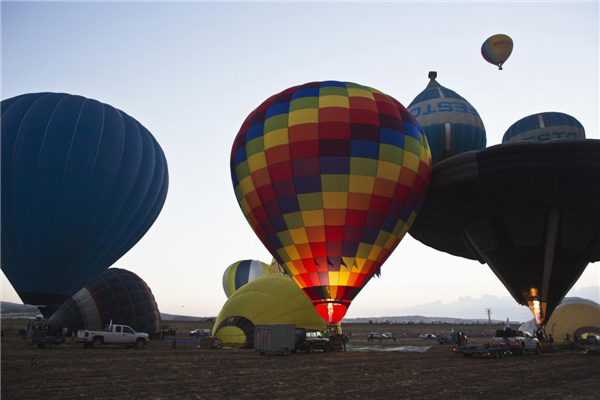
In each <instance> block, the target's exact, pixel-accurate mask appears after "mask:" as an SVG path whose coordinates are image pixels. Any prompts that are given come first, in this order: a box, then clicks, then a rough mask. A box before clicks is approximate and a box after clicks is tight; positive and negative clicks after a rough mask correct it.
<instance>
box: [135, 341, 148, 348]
mask: <svg viewBox="0 0 600 400" xmlns="http://www.w3.org/2000/svg"><path fill="white" fill-rule="evenodd" d="M145 345H146V341H145V340H144V339H138V340H136V341H135V344H134V346H135V348H136V349H143V348H144V346H145Z"/></svg>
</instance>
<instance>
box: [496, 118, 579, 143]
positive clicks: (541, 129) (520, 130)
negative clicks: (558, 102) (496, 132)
mask: <svg viewBox="0 0 600 400" xmlns="http://www.w3.org/2000/svg"><path fill="white" fill-rule="evenodd" d="M554 139H585V129H584V128H583V125H581V123H580V122H579V121H577V119H575V117H572V116H570V115H568V114H563V113H560V112H544V113H539V114H533V115H530V116H527V117H525V118H522V119H520V120H518V121H517V122H515V123H514V124H512V125H511V127H510V128H508V130H507V131H506V133H505V134H504V136H503V137H502V143H512V142H520V141H524V140H527V141H531V142H546V141H548V140H554Z"/></svg>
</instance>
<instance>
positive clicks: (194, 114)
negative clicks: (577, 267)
mask: <svg viewBox="0 0 600 400" xmlns="http://www.w3.org/2000/svg"><path fill="white" fill-rule="evenodd" d="M599 17H600V13H599V3H598V2H580V3H573V2H569V3H566V2H565V3H557V2H528V3H521V2H496V3H488V2H432V3H427V2H418V3H417V2H380V3H358V2H328V3H322V2H298V3H291V2H268V3H258V2H244V3H237V2H227V3H212V2H181V3H169V2H147V3H139V2H56V3H54V2H10V1H2V2H1V22H2V24H1V25H2V28H1V29H2V32H1V33H2V43H1V45H2V48H1V56H2V60H1V61H2V72H1V74H2V75H1V82H2V88H1V91H2V93H1V94H2V100H4V99H8V98H11V97H14V96H17V95H20V94H24V93H35V92H46V91H47V92H63V93H69V94H77V95H82V96H85V97H89V98H92V99H96V100H98V101H101V102H103V103H107V104H110V105H112V106H114V107H115V108H118V109H120V110H123V111H125V112H126V113H127V114H129V115H130V116H132V117H133V118H135V119H137V120H138V121H139V122H140V123H141V124H142V125H144V126H145V127H146V128H147V129H148V130H149V131H150V132H152V134H153V135H154V137H155V138H156V140H157V141H158V143H159V144H160V146H161V147H162V149H163V151H164V153H165V155H166V157H167V161H168V165H169V179H170V184H169V193H168V196H167V200H166V203H165V205H164V208H163V210H162V213H161V214H160V216H159V217H158V219H157V220H156V222H155V223H154V225H153V227H152V228H151V229H150V230H149V231H148V233H147V234H146V235H145V236H144V238H143V239H142V240H141V241H140V242H139V243H138V244H137V245H136V246H135V247H134V248H132V249H131V250H130V251H129V252H128V253H127V254H126V255H125V256H123V257H122V258H121V259H120V260H118V261H117V262H116V263H115V264H114V265H113V267H118V268H124V269H127V270H130V271H132V272H134V273H136V274H138V275H139V276H140V277H141V278H142V279H144V280H145V281H146V282H147V284H148V285H149V286H150V288H151V289H152V292H153V294H154V296H155V298H156V301H157V303H158V306H159V309H160V311H161V312H164V313H170V314H181V315H193V316H216V315H217V314H218V313H219V311H220V309H221V307H222V306H223V304H224V303H225V301H226V296H225V293H224V291H223V288H222V276H223V272H224V271H225V269H226V268H227V267H228V266H229V265H230V264H232V263H234V262H236V261H239V260H244V259H257V260H261V261H263V262H266V263H270V261H271V259H272V256H271V255H270V254H269V253H268V251H267V250H266V249H265V248H264V246H263V245H262V243H261V242H260V241H259V240H258V238H257V237H256V235H255V234H254V232H253V231H252V229H251V228H250V225H249V224H248V223H247V221H246V220H245V218H244V215H243V213H242V211H241V210H240V208H239V206H238V204H237V201H236V199H235V195H234V192H233V186H232V183H231V177H230V169H229V159H230V153H231V146H232V144H233V140H234V138H235V136H236V135H237V133H238V131H239V129H240V127H241V125H242V122H243V121H244V119H245V118H246V116H247V115H248V114H249V113H250V112H252V110H253V109H254V108H255V107H257V106H258V105H259V104H261V103H262V102H263V101H264V100H265V99H267V98H268V97H269V96H271V95H273V94H275V93H278V92H280V91H282V90H284V89H287V88H289V87H292V86H296V85H299V84H303V83H307V82H312V81H323V80H337V81H349V82H355V83H359V84H362V85H365V86H370V87H373V88H376V89H378V90H380V91H382V92H384V93H386V94H388V95H390V96H392V97H394V98H396V99H397V100H398V101H400V102H401V103H402V104H403V105H404V106H408V105H409V104H410V103H411V101H412V100H413V99H414V98H415V97H416V96H417V95H418V94H419V93H420V92H421V91H422V90H424V89H425V87H426V85H427V83H428V78H427V76H428V72H429V71H437V73H438V76H437V81H438V82H439V83H440V84H441V85H442V86H445V87H447V88H449V89H452V90H454V91H456V92H457V93H459V94H460V95H461V96H462V97H464V98H465V99H466V100H467V101H469V102H470V103H471V104H472V105H473V106H474V107H475V109H477V111H478V113H479V114H480V116H481V118H482V120H483V122H484V124H485V127H486V131H487V145H488V147H489V146H492V145H496V144H500V143H501V139H502V135H503V134H504V132H505V131H506V130H507V129H508V128H509V127H510V126H511V125H512V124H513V123H514V122H516V121H517V120H519V119H521V118H523V117H525V116H528V115H531V114H534V113H537V112H544V111H559V112H563V113H566V114H570V115H572V116H574V117H575V118H577V119H578V120H579V121H580V122H581V123H582V124H583V126H584V127H585V129H586V134H587V137H588V138H594V139H598V138H600V137H599V132H600V131H599V111H598V110H599V108H600V105H599V87H600V85H599V64H600V63H599V47H600V46H599V36H600V35H599V32H600V30H599V21H600V18H599ZM498 33H503V34H507V35H509V36H510V37H511V38H512V39H513V41H514V49H513V53H512V55H511V57H510V59H509V60H508V61H507V62H506V64H505V65H504V69H503V70H502V71H499V70H498V68H496V67H494V66H493V65H491V64H489V63H487V62H486V61H485V60H484V59H483V58H482V57H481V52H480V49H481V45H482V43H483V42H484V41H485V40H486V39H487V38H488V37H490V36H492V35H494V34H498ZM599 282H600V263H595V264H590V265H589V266H588V267H587V269H586V270H585V272H584V273H583V275H582V276H581V278H580V279H579V280H578V281H577V282H576V283H575V285H574V286H573V289H572V290H571V292H569V294H567V296H580V297H586V298H590V299H592V300H594V301H597V302H599V301H600V299H599V298H598V297H599V294H598V293H599V290H598V286H599V285H600V283H599ZM1 299H2V300H3V301H11V302H17V303H20V299H19V298H18V295H17V294H16V293H15V292H14V290H13V289H12V287H11V285H10V283H9V282H8V280H7V279H6V277H5V276H4V275H3V274H2V294H1ZM500 304H502V306H500ZM492 306H493V307H492ZM486 308H492V318H496V319H501V320H502V319H504V318H506V317H510V318H511V320H513V319H514V320H521V321H524V320H527V319H530V318H531V314H530V312H529V311H528V309H527V308H525V307H521V306H519V305H517V304H516V302H515V301H514V300H513V299H512V297H511V296H510V294H509V293H508V291H507V290H506V288H504V286H503V285H502V284H501V282H500V281H499V280H498V278H497V277H496V276H495V275H494V274H493V272H492V271H491V269H490V268H489V267H488V266H487V265H485V264H479V263H478V262H477V261H472V260H466V259H462V258H459V257H454V256H451V255H449V254H446V253H441V252H438V251H436V250H434V249H431V248H428V247H427V246H425V245H423V244H421V243H420V242H417V241H416V240H414V239H412V237H410V235H406V236H405V237H404V239H403V240H402V242H401V243H400V245H399V246H398V247H397V248H396V250H395V251H394V253H393V254H392V255H391V256H390V258H388V260H387V261H386V262H385V264H384V265H383V267H382V275H381V278H373V279H372V280H371V281H370V282H369V283H368V284H367V285H366V287H365V288H364V289H363V290H362V291H361V293H360V294H359V295H358V296H357V297H356V298H355V299H354V302H353V304H352V306H351V307H350V308H349V310H348V313H347V314H346V317H348V318H358V317H380V316H390V315H405V314H406V313H410V314H413V313H414V314H419V315H427V316H448V317H458V318H487V314H486V313H485V311H486ZM448 313H451V315H449V314H448Z"/></svg>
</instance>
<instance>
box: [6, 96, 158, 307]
mask: <svg viewBox="0 0 600 400" xmlns="http://www.w3.org/2000/svg"><path fill="white" fill-rule="evenodd" d="M167 188H168V172H167V162H166V159H165V156H164V154H163V152H162V149H161V148H160V146H159V145H158V143H157V142H156V140H155V139H154V137H153V136H152V135H151V134H150V132H148V130H146V128H144V127H143V126H142V125H141V124H140V123H139V122H137V121H136V120H135V119H133V118H131V117H130V116H128V115H127V114H125V113H124V112H122V111H120V110H117V109H115V108H113V107H111V106H109V105H107V104H103V103H100V102H98V101H96V100H92V99H86V98H85V97H81V96H73V95H68V94H64V93H35V94H25V95H22V96H18V97H13V98H11V99H7V100H4V101H2V271H3V272H4V273H5V274H6V277H7V278H8V280H9V281H10V283H11V284H12V286H13V287H14V289H15V290H16V292H17V293H18V294H19V296H20V297H21V300H23V302H24V303H25V304H32V305H37V306H41V308H40V310H41V311H42V313H43V314H44V315H45V316H46V317H49V316H50V315H51V314H52V313H53V312H54V311H56V309H57V308H58V307H59V306H60V305H61V304H62V303H63V302H64V301H65V300H67V299H68V298H70V297H71V296H72V295H74V294H75V293H76V292H77V291H78V290H80V289H81V288H82V287H83V286H84V285H85V284H86V283H87V282H89V281H90V279H92V278H93V277H94V276H96V275H98V274H99V273H101V272H102V271H104V270H106V269H107V268H108V267H109V266H110V265H112V264H113V263H114V262H115V261H116V260H118V259H119V258H120V257H121V256H123V254H125V253H126V252H127V251H128V250H129V249H130V248H131V247H133V246H134V245H135V244H136V243H137V242H138V241H139V240H140V239H141V238H142V237H143V236H144V234H145V233H146V232H147V231H148V229H150V227H151V226H152V224H153V223H154V221H155V220H156V218H157V217H158V215H159V213H160V211H161V209H162V207H163V204H164V202H165V198H166V196H167Z"/></svg>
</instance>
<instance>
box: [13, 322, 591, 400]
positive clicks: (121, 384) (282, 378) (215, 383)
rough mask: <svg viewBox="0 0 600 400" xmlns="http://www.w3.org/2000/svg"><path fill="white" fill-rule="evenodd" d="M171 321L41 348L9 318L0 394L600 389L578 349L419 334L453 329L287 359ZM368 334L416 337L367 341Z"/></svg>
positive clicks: (507, 395)
mask: <svg viewBox="0 0 600 400" xmlns="http://www.w3.org/2000/svg"><path fill="white" fill-rule="evenodd" d="M166 323H169V324H170V325H171V326H172V327H175V328H177V329H178V335H177V336H176V338H177V339H178V340H179V342H177V345H176V348H175V349H172V343H171V340H172V339H173V338H174V337H171V336H168V337H167V339H168V341H165V342H161V341H151V343H150V344H149V345H148V346H146V347H145V348H144V349H141V350H135V349H128V348H125V347H113V346H103V347H102V348H101V349H98V350H93V349H88V348H83V347H82V346H81V345H74V344H70V341H67V344H66V345H59V346H53V347H52V348H51V349H49V350H43V349H39V348H37V347H28V346H26V344H25V341H24V340H23V338H22V337H21V336H19V335H18V329H19V328H20V327H23V326H25V325H26V323H25V322H24V321H6V320H3V321H2V329H3V330H4V333H5V336H4V337H2V347H1V350H2V353H1V359H2V370H1V373H2V377H1V395H2V399H3V400H4V399H6V400H9V399H27V400H31V399H44V400H50V399H61V400H63V399H82V398H83V399H109V398H110V399H112V398H121V399H197V398H199V399H267V398H268V399H313V398H315V399H316V398H318V399H399V398H409V399H444V398H453V399H481V398H485V399H515V398H526V399H532V398H536V399H567V398H568V399H596V398H598V392H600V379H599V376H600V373H599V372H600V357H598V356H593V355H590V354H586V353H582V352H580V351H575V350H573V351H566V352H560V353H558V352H557V353H547V354H541V355H533V354H528V355H527V356H525V357H523V356H511V357H505V358H503V359H499V360H497V359H493V358H483V357H478V356H475V357H473V358H465V357H462V356H460V355H454V354H452V347H451V346H448V345H439V344H437V342H435V341H430V340H425V339H420V338H416V337H413V335H415V334H416V333H419V332H422V333H427V332H433V333H439V332H445V331H450V329H451V328H452V326H451V325H426V324H421V325H419V324H416V325H402V324H391V325H386V324H343V328H344V330H345V331H349V332H352V339H351V340H350V342H349V343H348V351H347V352H329V353H321V352H315V353H314V354H311V355H307V354H304V353H300V352H298V353H296V354H291V355H290V356H288V357H282V356H260V355H259V354H257V353H255V352H254V351H253V350H244V349H234V348H223V349H219V350H201V349H199V348H198V346H197V344H195V343H185V342H184V340H189V339H190V336H189V331H190V330H191V329H195V328H210V327H211V324H207V323H196V322H166ZM492 328H493V329H495V328H496V327H492ZM454 329H455V331H458V330H463V331H466V332H467V335H469V345H479V346H482V345H483V344H484V343H485V342H489V341H490V338H489V337H486V335H485V334H483V335H482V332H484V331H485V332H489V331H488V330H487V326H481V325H479V326H477V325H456V326H454ZM369 332H394V333H401V334H407V336H408V337H402V338H400V339H398V340H396V342H394V341H392V340H385V341H383V342H378V341H375V342H369V341H367V337H368V334H369ZM478 335H482V336H478ZM400 350H405V351H409V352H405V351H400ZM33 358H37V364H32V362H31V361H32V359H33Z"/></svg>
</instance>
